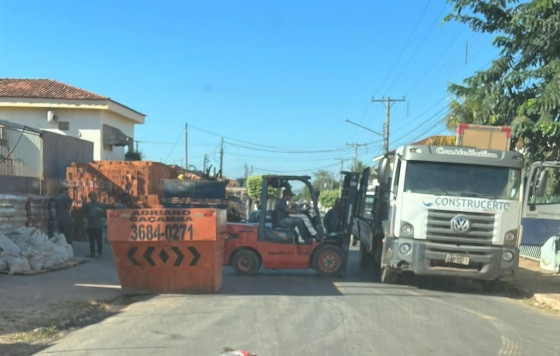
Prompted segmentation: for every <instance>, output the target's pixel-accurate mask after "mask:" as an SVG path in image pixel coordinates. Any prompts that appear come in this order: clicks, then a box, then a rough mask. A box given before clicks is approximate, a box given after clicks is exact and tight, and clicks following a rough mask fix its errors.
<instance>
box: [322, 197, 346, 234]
mask: <svg viewBox="0 0 560 356" xmlns="http://www.w3.org/2000/svg"><path fill="white" fill-rule="evenodd" d="M340 205H341V204H340V199H336V202H335V203H334V206H333V207H332V208H331V209H330V210H329V211H327V213H326V214H325V217H324V218H323V224H324V225H325V230H327V232H328V233H335V232H337V231H338V230H340V226H341V225H342V211H341V206H340Z"/></svg>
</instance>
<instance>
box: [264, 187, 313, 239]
mask: <svg viewBox="0 0 560 356" xmlns="http://www.w3.org/2000/svg"><path fill="white" fill-rule="evenodd" d="M293 196H294V193H292V191H291V190H290V189H284V191H283V192H282V198H281V199H278V200H277V201H276V204H275V206H274V212H273V215H272V220H273V223H274V226H280V227H284V228H288V229H293V228H296V227H297V229H298V231H299V234H300V236H301V238H302V239H303V240H304V241H306V242H309V241H311V240H312V239H313V236H312V235H311V232H310V231H309V229H308V228H307V226H306V225H305V222H304V221H303V219H301V218H295V217H290V214H298V213H299V211H297V210H296V209H292V208H290V207H289V205H288V202H289V201H290V199H292V197H293Z"/></svg>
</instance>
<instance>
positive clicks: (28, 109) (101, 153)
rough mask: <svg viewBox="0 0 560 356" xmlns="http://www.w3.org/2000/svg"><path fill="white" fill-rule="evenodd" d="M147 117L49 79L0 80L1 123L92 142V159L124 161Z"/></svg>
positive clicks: (106, 99)
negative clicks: (12, 123)
mask: <svg viewBox="0 0 560 356" xmlns="http://www.w3.org/2000/svg"><path fill="white" fill-rule="evenodd" d="M145 118H146V115H144V114H141V113H139V112H138V111H135V110H133V109H131V108H128V107H126V106H124V105H122V104H119V103H117V102H116V101H113V100H111V98H109V97H106V96H101V95H98V94H94V93H91V92H88V91H86V90H83V89H80V88H76V87H73V86H71V85H68V84H64V83H60V82H57V81H55V80H50V79H2V78H0V120H5V121H10V122H15V123H17V124H19V125H26V126H29V127H32V128H36V129H40V130H45V131H52V132H55V133H59V134H62V135H68V136H74V137H78V138H81V139H83V140H87V141H91V142H93V159H94V160H123V159H124V156H125V146H128V147H132V143H133V141H134V125H136V124H143V123H144V120H145Z"/></svg>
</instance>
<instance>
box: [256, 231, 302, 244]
mask: <svg viewBox="0 0 560 356" xmlns="http://www.w3.org/2000/svg"><path fill="white" fill-rule="evenodd" d="M264 239H265V241H268V242H275V243H280V244H294V243H295V241H297V237H296V233H295V231H294V230H292V229H285V228H281V227H276V228H273V229H272V228H269V227H265V228H264Z"/></svg>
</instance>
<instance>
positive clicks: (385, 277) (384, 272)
mask: <svg viewBox="0 0 560 356" xmlns="http://www.w3.org/2000/svg"><path fill="white" fill-rule="evenodd" d="M398 279H399V275H398V274H397V272H395V271H394V270H393V269H392V268H390V267H382V268H381V283H383V284H396V283H397V281H398Z"/></svg>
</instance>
